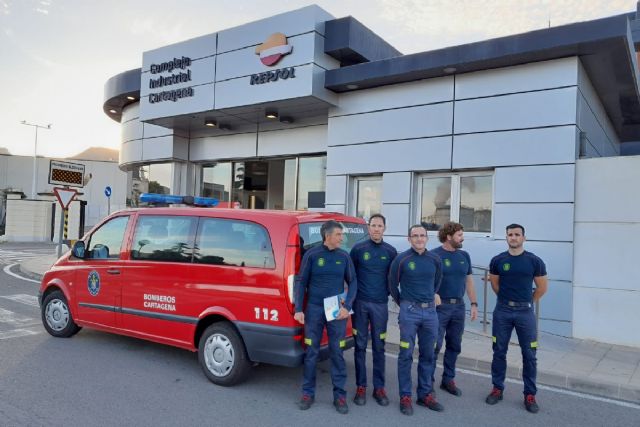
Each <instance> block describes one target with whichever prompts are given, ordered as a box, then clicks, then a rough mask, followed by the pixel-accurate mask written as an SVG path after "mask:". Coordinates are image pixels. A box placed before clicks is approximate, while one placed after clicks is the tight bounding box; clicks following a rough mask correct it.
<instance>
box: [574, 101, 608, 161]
mask: <svg viewBox="0 0 640 427" xmlns="http://www.w3.org/2000/svg"><path fill="white" fill-rule="evenodd" d="M578 128H579V129H580V130H581V131H582V132H584V137H585V138H586V139H587V140H588V143H589V144H590V145H591V147H592V148H593V150H595V152H596V153H597V154H598V155H597V156H591V157H605V156H607V153H610V152H611V151H612V150H613V147H612V144H613V143H612V142H611V140H609V137H608V136H607V134H606V133H605V131H604V129H603V128H602V126H600V123H598V120H597V118H596V116H595V114H593V111H592V110H591V107H590V106H589V104H588V103H587V101H586V99H584V97H583V96H582V94H580V95H579V96H578ZM583 154H586V153H583Z"/></svg>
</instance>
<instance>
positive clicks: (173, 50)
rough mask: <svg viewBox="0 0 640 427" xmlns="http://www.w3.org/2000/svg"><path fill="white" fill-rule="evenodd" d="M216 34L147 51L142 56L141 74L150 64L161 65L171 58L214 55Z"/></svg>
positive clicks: (194, 57)
mask: <svg viewBox="0 0 640 427" xmlns="http://www.w3.org/2000/svg"><path fill="white" fill-rule="evenodd" d="M216 37H217V34H216V33H213V34H207V35H204V36H200V37H195V38H193V39H189V40H185V41H183V42H179V43H174V44H171V45H168V46H163V47H161V48H158V49H154V50H148V51H146V52H144V53H143V54H142V72H143V73H144V72H147V71H149V68H150V66H151V64H161V63H163V62H168V61H171V60H172V59H173V58H182V57H183V56H186V57H188V58H191V59H192V60H194V59H198V58H204V57H206V56H211V55H215V53H216Z"/></svg>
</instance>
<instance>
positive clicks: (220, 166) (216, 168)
mask: <svg viewBox="0 0 640 427" xmlns="http://www.w3.org/2000/svg"><path fill="white" fill-rule="evenodd" d="M200 194H202V196H204V197H215V198H216V199H218V201H220V202H228V201H229V200H230V199H229V197H230V196H231V163H216V164H213V165H211V166H204V167H203V168H202V192H201V193H200Z"/></svg>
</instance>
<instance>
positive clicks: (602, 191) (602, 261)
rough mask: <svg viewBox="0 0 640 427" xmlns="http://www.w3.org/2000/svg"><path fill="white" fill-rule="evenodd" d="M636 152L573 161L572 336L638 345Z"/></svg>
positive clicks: (639, 177) (639, 159) (639, 160)
mask: <svg viewBox="0 0 640 427" xmlns="http://www.w3.org/2000/svg"><path fill="white" fill-rule="evenodd" d="M639 182H640V156H627V157H611V158H598V159H585V160H579V161H578V162H577V164H576V208H575V217H576V222H575V232H574V234H575V242H574V266H573V275H574V281H573V295H574V302H573V334H574V336H575V337H577V338H585V339H593V340H596V341H602V342H609V343H613V344H622V345H629V346H634V347H640V328H639V327H638V326H639V325H640V314H639V313H640V311H639V310H638V307H640V275H639V274H638V267H637V265H638V255H639V254H640V251H638V247H637V246H638V241H640V198H638V183H639Z"/></svg>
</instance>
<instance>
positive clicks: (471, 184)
mask: <svg viewBox="0 0 640 427" xmlns="http://www.w3.org/2000/svg"><path fill="white" fill-rule="evenodd" d="M492 192H493V191H492V179H491V176H461V177H460V220H459V222H460V223H461V224H462V225H463V226H464V229H465V231H480V232H490V231H491V194H492Z"/></svg>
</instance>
